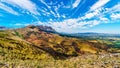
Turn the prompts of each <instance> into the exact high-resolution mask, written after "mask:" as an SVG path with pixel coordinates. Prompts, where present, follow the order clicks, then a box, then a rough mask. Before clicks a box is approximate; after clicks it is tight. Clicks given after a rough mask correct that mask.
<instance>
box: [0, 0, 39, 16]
mask: <svg viewBox="0 0 120 68" xmlns="http://www.w3.org/2000/svg"><path fill="white" fill-rule="evenodd" d="M2 2H6V3H8V4H11V5H14V6H15V7H20V8H22V9H24V10H27V11H29V12H31V13H33V14H35V15H38V14H39V12H38V11H37V6H36V5H35V4H34V3H33V2H31V1H30V0H2Z"/></svg>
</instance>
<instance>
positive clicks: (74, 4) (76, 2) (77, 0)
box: [72, 0, 81, 8]
mask: <svg viewBox="0 0 120 68" xmlns="http://www.w3.org/2000/svg"><path fill="white" fill-rule="evenodd" d="M80 2H81V0H76V1H75V2H74V3H73V5H72V7H73V8H76V7H77V6H78V5H79V3H80Z"/></svg>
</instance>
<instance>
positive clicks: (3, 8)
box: [0, 2, 18, 15]
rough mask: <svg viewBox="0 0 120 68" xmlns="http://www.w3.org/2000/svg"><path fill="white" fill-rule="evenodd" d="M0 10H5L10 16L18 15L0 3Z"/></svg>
mask: <svg viewBox="0 0 120 68" xmlns="http://www.w3.org/2000/svg"><path fill="white" fill-rule="evenodd" d="M0 9H2V10H5V11H7V12H9V13H11V14H14V15H18V13H17V12H16V11H14V10H13V9H12V8H11V7H8V6H6V5H5V4H3V3H1V2H0Z"/></svg>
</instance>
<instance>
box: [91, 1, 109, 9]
mask: <svg viewBox="0 0 120 68" xmlns="http://www.w3.org/2000/svg"><path fill="white" fill-rule="evenodd" d="M109 1H110V0H99V1H98V2H96V3H95V4H94V5H93V6H92V7H91V8H90V10H91V11H93V10H95V9H97V8H100V7H102V6H104V5H105V4H107V3H108V2H109Z"/></svg>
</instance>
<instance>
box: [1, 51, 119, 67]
mask: <svg viewBox="0 0 120 68" xmlns="http://www.w3.org/2000/svg"><path fill="white" fill-rule="evenodd" d="M1 67H3V68H120V53H114V54H101V55H82V56H78V57H72V58H68V59H66V60H55V59H53V58H52V57H51V58H50V57H49V58H47V59H44V60H29V59H28V60H19V59H13V60H11V59H1V60H0V68H1Z"/></svg>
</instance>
